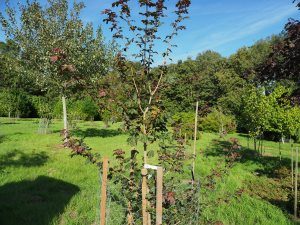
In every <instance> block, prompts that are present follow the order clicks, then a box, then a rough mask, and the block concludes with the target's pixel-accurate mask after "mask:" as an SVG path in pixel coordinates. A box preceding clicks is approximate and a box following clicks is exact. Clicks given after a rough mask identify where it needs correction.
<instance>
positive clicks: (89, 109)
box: [53, 97, 98, 120]
mask: <svg viewBox="0 0 300 225" xmlns="http://www.w3.org/2000/svg"><path fill="white" fill-rule="evenodd" d="M67 107H68V110H67V114H68V116H69V117H70V120H94V118H95V117H97V116H98V107H97V105H96V104H95V102H94V101H93V100H92V99H91V98H88V97H86V98H84V99H81V100H76V99H68V100H67ZM61 112H62V102H61V101H60V99H57V101H56V103H55V104H54V106H53V114H54V117H55V118H61V115H62V114H61Z"/></svg>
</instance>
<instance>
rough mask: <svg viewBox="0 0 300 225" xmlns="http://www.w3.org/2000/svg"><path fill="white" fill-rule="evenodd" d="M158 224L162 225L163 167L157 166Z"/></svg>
mask: <svg viewBox="0 0 300 225" xmlns="http://www.w3.org/2000/svg"><path fill="white" fill-rule="evenodd" d="M156 174H157V175H156V225H162V210H163V209H162V199H163V197H162V195H163V169H162V167H160V166H159V167H157V172H156Z"/></svg>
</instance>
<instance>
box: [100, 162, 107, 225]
mask: <svg viewBox="0 0 300 225" xmlns="http://www.w3.org/2000/svg"><path fill="white" fill-rule="evenodd" d="M107 172H108V158H107V157H104V158H103V175H102V185H101V206H100V207H101V208H100V225H105V213H106V198H107V195H106V187H107Z"/></svg>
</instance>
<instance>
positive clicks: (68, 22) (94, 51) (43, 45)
mask: <svg viewBox="0 0 300 225" xmlns="http://www.w3.org/2000/svg"><path fill="white" fill-rule="evenodd" d="M83 8H84V4H83V3H82V2H78V3H77V2H74V3H73V5H72V6H69V4H68V1H67V0H48V4H47V5H46V6H44V7H43V6H42V5H41V4H40V3H39V2H37V1H35V0H33V1H27V2H26V3H25V4H24V5H23V4H19V7H18V12H17V11H16V10H15V9H14V8H13V7H11V6H10V5H9V3H8V1H7V2H6V9H5V11H6V15H3V14H2V13H1V14H0V20H1V25H2V28H3V30H4V31H5V33H6V36H7V38H8V39H11V40H13V41H14V42H15V43H16V44H17V46H18V47H19V48H20V54H19V57H20V58H21V59H22V61H23V62H24V63H25V65H26V67H25V69H26V70H30V69H31V70H32V69H33V70H34V73H33V76H34V78H35V80H36V82H37V83H38V84H39V85H40V87H41V89H42V90H44V91H45V90H52V91H53V92H57V93H60V96H61V98H62V103H63V109H64V110H63V118H64V129H65V130H67V111H66V97H67V96H68V95H70V94H71V93H72V92H74V91H78V88H82V87H83V86H92V85H93V84H94V83H96V82H97V80H98V79H99V78H100V77H102V76H104V75H105V74H106V73H107V71H108V70H109V62H110V61H111V60H110V57H111V55H112V54H111V53H112V51H111V48H110V47H109V46H106V45H105V44H104V41H103V37H102V32H101V29H100V28H98V29H97V30H96V32H94V29H93V25H92V24H90V23H88V24H86V25H85V24H84V23H83V21H82V20H81V18H80V12H81V10H82V9H83Z"/></svg>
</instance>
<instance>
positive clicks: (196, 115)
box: [192, 101, 198, 184]
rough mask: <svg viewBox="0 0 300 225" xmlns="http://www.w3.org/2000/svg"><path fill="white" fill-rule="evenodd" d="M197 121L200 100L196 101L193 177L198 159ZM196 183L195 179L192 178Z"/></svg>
mask: <svg viewBox="0 0 300 225" xmlns="http://www.w3.org/2000/svg"><path fill="white" fill-rule="evenodd" d="M197 123H198V101H197V102H196V112H195V129H194V151H193V154H194V159H193V171H192V172H193V177H195V160H196V141H197ZM192 183H193V184H194V180H192Z"/></svg>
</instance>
